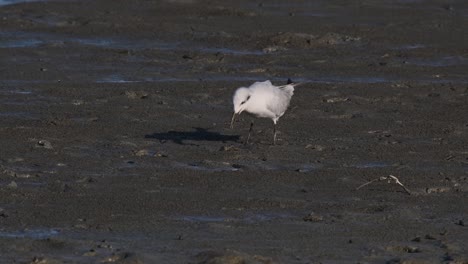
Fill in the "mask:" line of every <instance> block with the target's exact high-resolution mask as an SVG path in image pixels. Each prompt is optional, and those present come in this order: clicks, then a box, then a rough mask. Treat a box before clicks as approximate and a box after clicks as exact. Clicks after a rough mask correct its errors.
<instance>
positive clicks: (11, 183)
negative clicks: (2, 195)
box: [7, 181, 18, 189]
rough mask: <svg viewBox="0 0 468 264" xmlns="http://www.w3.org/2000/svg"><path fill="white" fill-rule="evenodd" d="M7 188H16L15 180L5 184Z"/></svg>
mask: <svg viewBox="0 0 468 264" xmlns="http://www.w3.org/2000/svg"><path fill="white" fill-rule="evenodd" d="M7 187H8V188H10V189H16V188H18V184H17V183H16V182H15V181H11V182H10V183H9V184H8V185H7Z"/></svg>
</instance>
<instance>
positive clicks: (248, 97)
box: [241, 95, 250, 105]
mask: <svg viewBox="0 0 468 264" xmlns="http://www.w3.org/2000/svg"><path fill="white" fill-rule="evenodd" d="M249 99H250V95H249V96H247V99H245V101H242V103H241V105H243V104H245V102H247V101H248V100H249Z"/></svg>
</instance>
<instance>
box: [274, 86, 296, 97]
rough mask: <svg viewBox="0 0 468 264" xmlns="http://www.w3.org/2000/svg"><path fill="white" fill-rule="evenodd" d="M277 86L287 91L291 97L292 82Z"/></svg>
mask: <svg viewBox="0 0 468 264" xmlns="http://www.w3.org/2000/svg"><path fill="white" fill-rule="evenodd" d="M278 88H279V89H280V90H281V91H283V92H286V93H288V95H289V97H291V96H292V95H293V94H294V85H293V84H287V85H283V86H278Z"/></svg>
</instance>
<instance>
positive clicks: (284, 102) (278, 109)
mask: <svg viewBox="0 0 468 264" xmlns="http://www.w3.org/2000/svg"><path fill="white" fill-rule="evenodd" d="M283 89H284V88H283ZM283 89H281V90H279V91H278V92H277V93H274V94H272V95H271V96H272V97H271V98H270V100H268V101H267V102H266V108H267V109H268V110H269V111H271V112H272V113H274V115H275V116H276V117H278V118H279V117H280V116H282V115H283V114H284V112H286V109H288V106H289V101H290V100H291V96H292V91H294V88H293V87H292V86H291V87H290V88H287V89H292V91H290V93H289V92H287V93H286V92H285V91H283Z"/></svg>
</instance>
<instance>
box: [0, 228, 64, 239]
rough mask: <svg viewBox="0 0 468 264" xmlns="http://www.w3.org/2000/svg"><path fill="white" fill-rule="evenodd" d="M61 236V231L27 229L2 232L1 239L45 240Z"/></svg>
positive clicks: (0, 233)
mask: <svg viewBox="0 0 468 264" xmlns="http://www.w3.org/2000/svg"><path fill="white" fill-rule="evenodd" d="M59 234H60V230H59V229H46V228H45V229H25V230H19V231H0V237H4V238H31V239H45V238H49V237H53V236H57V235H59Z"/></svg>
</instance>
